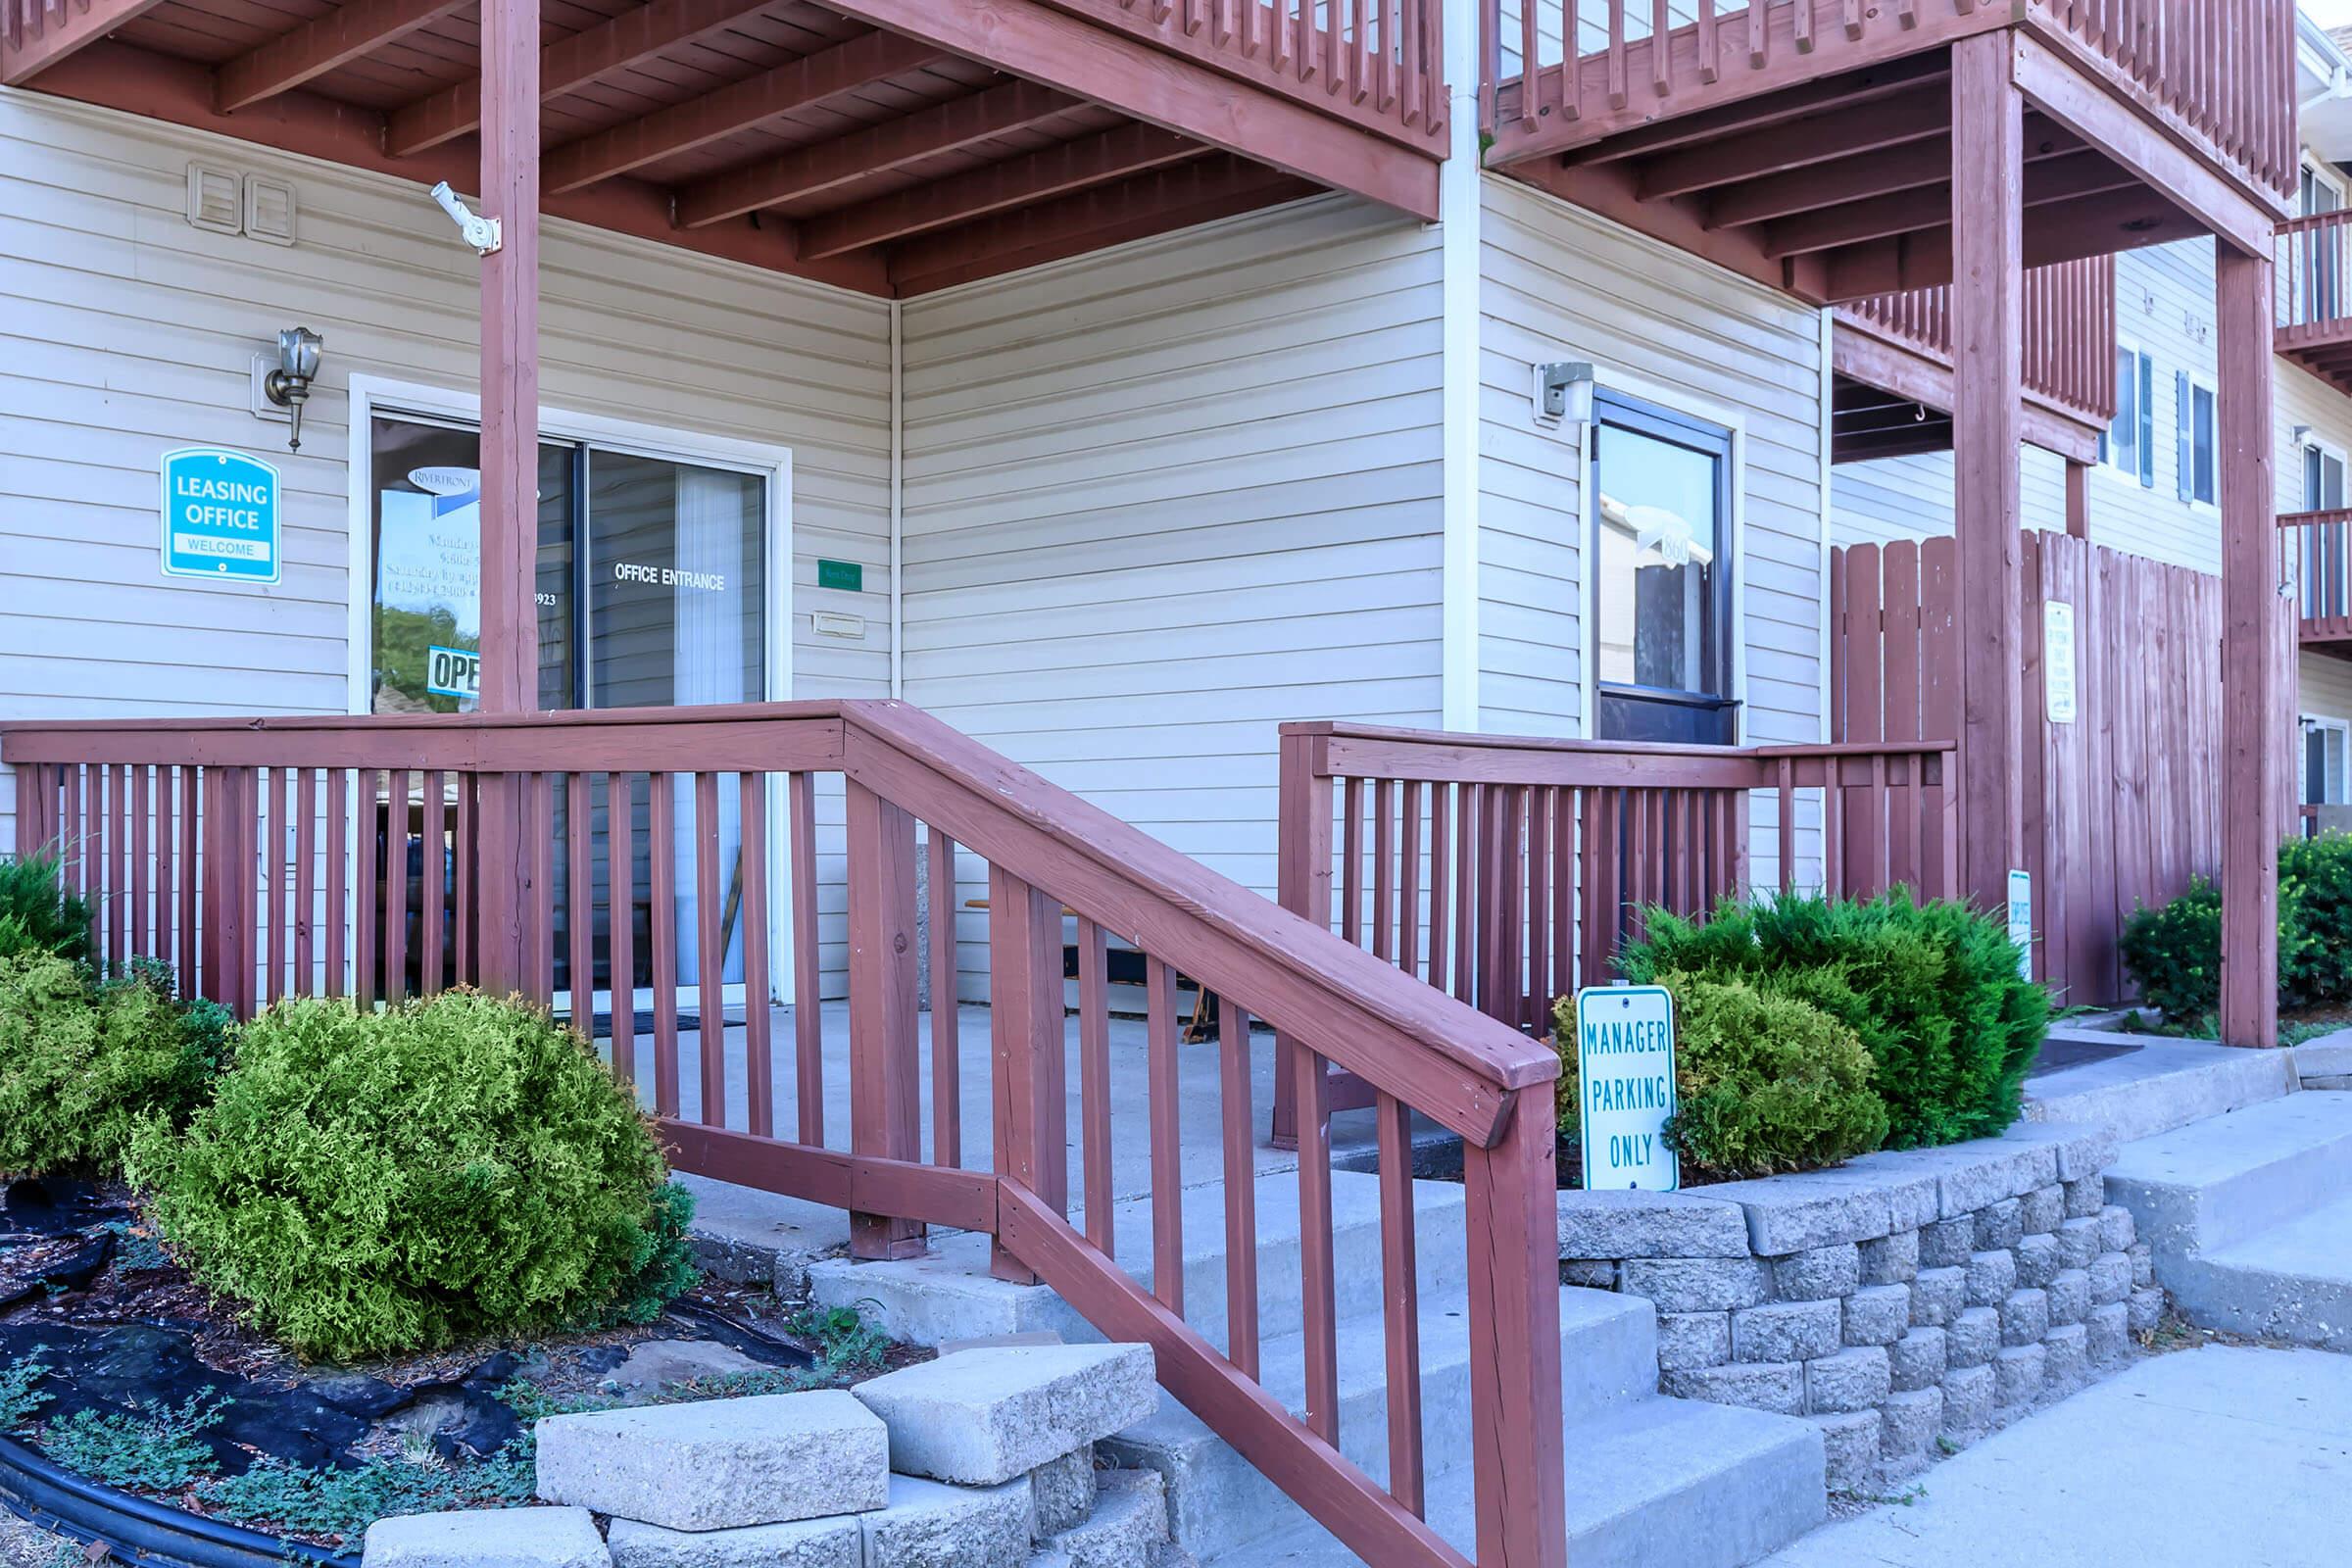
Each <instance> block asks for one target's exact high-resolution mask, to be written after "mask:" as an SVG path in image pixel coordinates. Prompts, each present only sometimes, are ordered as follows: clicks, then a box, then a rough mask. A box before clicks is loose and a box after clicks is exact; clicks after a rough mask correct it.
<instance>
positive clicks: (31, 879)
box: [0, 855, 90, 962]
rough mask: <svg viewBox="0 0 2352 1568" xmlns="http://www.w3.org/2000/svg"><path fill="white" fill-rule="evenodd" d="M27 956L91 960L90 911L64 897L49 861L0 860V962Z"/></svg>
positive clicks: (54, 865) (53, 860)
mask: <svg viewBox="0 0 2352 1568" xmlns="http://www.w3.org/2000/svg"><path fill="white" fill-rule="evenodd" d="M26 953H53V954H56V955H57V956H60V957H63V958H72V959H74V960H75V961H77V962H87V961H88V959H89V956H90V907H89V905H88V904H87V903H86V902H85V901H83V900H82V899H80V898H78V897H76V896H74V895H72V894H69V893H67V892H66V891H65V888H64V884H63V883H62V882H60V881H59V880H58V868H57V858H56V857H55V856H52V855H29V856H12V857H6V858H0V958H7V957H15V956H19V955H22V954H26Z"/></svg>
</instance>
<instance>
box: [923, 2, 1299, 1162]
mask: <svg viewBox="0 0 2352 1568" xmlns="http://www.w3.org/2000/svg"><path fill="white" fill-rule="evenodd" d="M1243 5H1244V7H1245V8H1246V9H1249V10H1254V9H1255V8H1256V0H1243ZM930 856H931V869H930V884H931V1162H932V1163H933V1164H935V1165H949V1166H961V1165H962V1163H963V1059H962V1057H963V1020H962V1014H961V1013H960V1011H959V1010H958V1003H957V997H956V841H955V840H954V839H952V838H950V837H948V835H947V834H946V833H945V832H943V831H941V830H940V829H939V828H937V827H934V828H932V829H931V840H930Z"/></svg>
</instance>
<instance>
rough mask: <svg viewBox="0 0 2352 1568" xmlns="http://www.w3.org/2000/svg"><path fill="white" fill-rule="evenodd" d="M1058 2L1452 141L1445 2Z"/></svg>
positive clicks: (1217, 63) (1326, 101)
mask: <svg viewBox="0 0 2352 1568" xmlns="http://www.w3.org/2000/svg"><path fill="white" fill-rule="evenodd" d="M1052 3H1053V4H1054V5H1055V6H1056V7H1058V8H1059V9H1061V10H1064V11H1071V12H1075V13H1077V14H1078V15H1079V16H1082V17H1086V18H1088V19H1089V20H1091V21H1094V22H1098V23H1101V24H1102V25H1104V26H1108V27H1112V28H1115V29H1117V30H1118V31H1121V32H1125V33H1129V34H1131V35H1134V36H1137V37H1142V38H1145V39H1148V40H1149V41H1151V42H1152V43H1153V44H1154V45H1156V46H1157V47H1159V48H1161V49H1164V50H1166V51H1168V52H1169V53H1171V54H1178V55H1184V56H1186V57H1188V58H1191V59H1194V60H1197V61H1199V62H1200V63H1201V64H1202V65H1205V66H1208V67H1209V68H1211V69H1212V70H1216V71H1221V72H1224V73H1227V74H1228V75H1232V76H1235V77H1238V78H1240V79H1242V80H1245V81H1253V82H1255V83H1257V84H1258V85H1260V86H1264V87H1269V88H1272V89H1274V90H1276V91H1279V92H1282V93H1284V94H1286V95H1288V96H1291V97H1302V96H1304V97H1309V98H1310V99H1311V100H1319V101H1320V104H1321V106H1322V107H1323V108H1325V109H1326V110H1327V111H1328V112H1330V113H1332V114H1335V115H1337V116H1339V117H1340V118H1342V119H1346V120H1349V121H1352V122H1354V123H1359V124H1361V125H1363V126H1364V127H1365V128H1367V129H1371V130H1377V131H1380V132H1381V133H1383V134H1385V135H1388V136H1391V137H1395V138H1397V139H1400V140H1406V141H1409V142H1413V143H1417V144H1420V145H1423V146H1425V147H1426V146H1428V145H1429V144H1432V143H1439V144H1442V143H1443V140H1444V137H1445V134H1446V46H1445V34H1444V18H1445V3H1444V0H1263V3H1261V0H1052ZM1309 89H1311V92H1310V91H1308V90H1309Z"/></svg>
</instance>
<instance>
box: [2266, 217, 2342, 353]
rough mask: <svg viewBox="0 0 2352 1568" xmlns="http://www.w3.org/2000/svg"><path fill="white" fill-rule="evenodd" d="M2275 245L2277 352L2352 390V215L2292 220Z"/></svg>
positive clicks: (2281, 226) (2281, 229)
mask: <svg viewBox="0 0 2352 1568" xmlns="http://www.w3.org/2000/svg"><path fill="white" fill-rule="evenodd" d="M2277 246H2278V254H2277V261H2276V264H2275V266H2276V276H2277V278H2278V345H2277V346H2278V353H2279V354H2280V355H2281V356H2282V357H2284V358H2286V359H2288V360H2291V361H2293V362H2294V363H2295V364H2297V365H2299V366H2301V367H2302V368H2304V369H2306V370H2309V371H2310V372H2311V373H2312V374H2314V375H2316V376H2319V377H2321V378H2322V379H2324V380H2327V381H2328V382H2331V383H2333V384H2334V386H2335V387H2336V388H2337V389H2338V390H2339V391H2343V392H2352V300H2347V299H2346V298H2345V285H2346V284H2347V283H2348V282H2352V274H2348V273H2347V271H2346V268H2345V264H2346V263H2347V261H2352V212H2339V213H2320V214H2317V215H2315V216H2313V217H2310V218H2294V219H2289V220H2287V221H2285V222H2283V223H2280V224H2279V225H2278V239H2277Z"/></svg>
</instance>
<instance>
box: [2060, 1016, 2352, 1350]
mask: <svg viewBox="0 0 2352 1568" xmlns="http://www.w3.org/2000/svg"><path fill="white" fill-rule="evenodd" d="M2249 1054H2257V1053H2249ZM2107 1200H2108V1201H2109V1202H2112V1203H2121V1204H2123V1205H2124V1206H2125V1207H2127V1208H2129V1209H2131V1216H2132V1220H2133V1222H2134V1224H2135V1225H2136V1227H2137V1229H2138V1232H2139V1236H2140V1238H2141V1240H2143V1241H2145V1242H2146V1243H2148V1245H2149V1248H2150V1250H2151V1252H2152V1254H2153V1261H2154V1265H2155V1272H2156V1280H2157V1283H2159V1284H2161V1285H2163V1286H2164V1287H2165V1288H2166V1289H2167V1290H2169V1291H2170V1292H2172V1295H2173V1299H2174V1300H2175V1302H2176V1303H2177V1304H2178V1306H2179V1307H2180V1311H2181V1312H2182V1313H2183V1314H2184V1315H2185V1316H2186V1317H2187V1318H2188V1319H2189V1321H2191V1322H2193V1323H2197V1324H2201V1325H2203V1326H2205V1327H2208V1328H2216V1329H2226V1330H2229V1331H2231V1332H2235V1333H2239V1334H2250V1335H2259V1336H2263V1337H2266V1338H2272V1339H2279V1340H2285V1341H2288V1342H2290V1343H2292V1344H2296V1345H2308V1346H2316V1347H2320V1348H2326V1349H2332V1350H2352V1094H2343V1093H2305V1094H2294V1095H2289V1096H2286V1097H2285V1098H2283V1099H2278V1100H2272V1101H2269V1102H2266V1103H2261V1104H2255V1105H2250V1106H2247V1107H2246V1108H2244V1109H2241V1110H2235V1111H2231V1112H2229V1114H2227V1115H2221V1116H2214V1117H2211V1118H2209V1119H2207V1120H2204V1121H2199V1122H2192V1123H2190V1124H2189V1125H2187V1126H2184V1127H2180V1128H2177V1129H2175V1130H2173V1131H2171V1132H2166V1133H2160V1134H2158V1135H2156V1136H2154V1137H2151V1138H2143V1139H2140V1140H2138V1141H2136V1142H2133V1143H2130V1144H2126V1145H2125V1146H2124V1148H2123V1150H2122V1151H2121V1152H2120V1153H2119V1155H2118V1156H2117V1159H2116V1162H2115V1164H2114V1165H2113V1166H2111V1167H2110V1168H2109V1169H2108V1172H2107Z"/></svg>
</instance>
